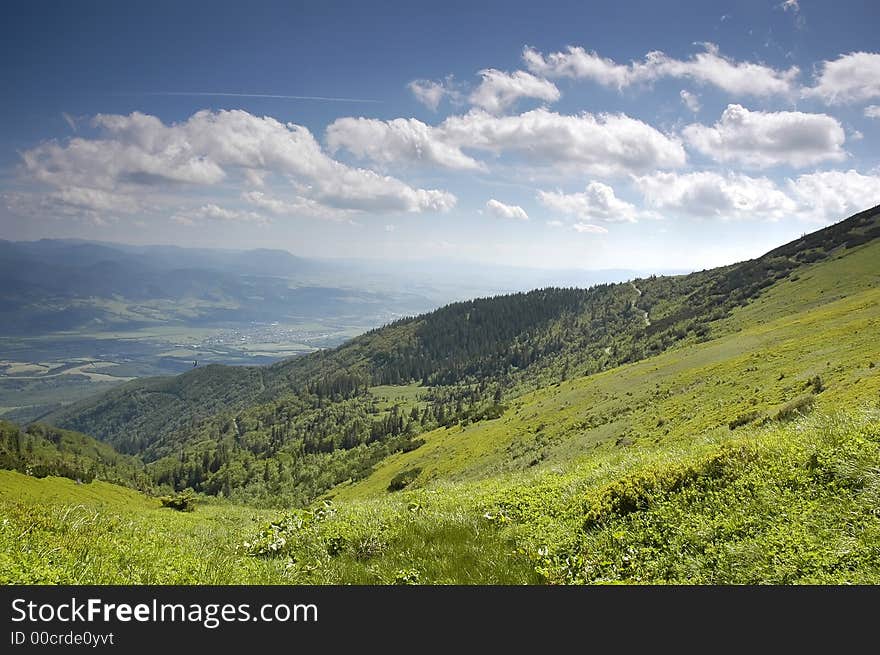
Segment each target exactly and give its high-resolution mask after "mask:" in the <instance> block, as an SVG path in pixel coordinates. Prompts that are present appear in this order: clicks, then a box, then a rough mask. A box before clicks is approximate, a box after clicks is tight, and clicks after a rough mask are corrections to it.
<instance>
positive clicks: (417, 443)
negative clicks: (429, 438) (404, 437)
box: [401, 439, 425, 453]
mask: <svg viewBox="0 0 880 655" xmlns="http://www.w3.org/2000/svg"><path fill="white" fill-rule="evenodd" d="M424 445H425V440H424V439H410V440H409V441H407V442H406V443H405V444H403V446H402V447H401V451H403V452H405V453H408V452H411V451H413V450H415V449H416V448H420V447H421V446H424Z"/></svg>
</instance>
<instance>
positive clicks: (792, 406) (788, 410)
mask: <svg viewBox="0 0 880 655" xmlns="http://www.w3.org/2000/svg"><path fill="white" fill-rule="evenodd" d="M814 402H815V401H814V400H813V397H812V396H801V397H800V398H795V399H794V400H789V401H788V402H787V403H785V404H784V405H783V406H782V407H780V408H779V411H778V412H776V414H775V415H774V417H773V418H774V419H775V420H777V421H790V420H792V419H794V418H797V417H798V416H803V415H804V414H807V413H809V412H810V411H811V410H812V409H813V404H814Z"/></svg>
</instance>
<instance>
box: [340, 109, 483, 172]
mask: <svg viewBox="0 0 880 655" xmlns="http://www.w3.org/2000/svg"><path fill="white" fill-rule="evenodd" d="M326 140H327V146H328V147H329V148H330V151H331V152H336V151H337V150H339V149H340V148H345V149H346V150H348V151H349V152H351V153H352V154H354V155H356V156H357V157H360V158H366V159H370V160H372V161H374V162H377V163H380V164H397V163H402V162H403V163H408V164H426V165H432V166H438V167H440V168H449V169H453V170H482V169H484V168H485V167H484V166H483V164H481V163H480V162H478V161H477V160H475V159H473V158H472V157H469V156H467V155H466V154H464V153H463V152H462V151H461V148H460V147H459V146H457V145H453V144H450V143H447V142H444V140H443V135H442V133H438V131H437V130H436V129H435V128H434V127H432V126H430V125H426V124H425V123H422V122H421V121H419V120H416V119H415V118H409V119H407V118H395V119H394V120H390V121H382V120H377V119H373V118H340V119H338V120H336V121H334V122H333V123H331V124H330V125H329V126H328V127H327V135H326Z"/></svg>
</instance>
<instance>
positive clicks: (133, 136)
mask: <svg viewBox="0 0 880 655" xmlns="http://www.w3.org/2000/svg"><path fill="white" fill-rule="evenodd" d="M93 125H94V127H96V128H97V129H98V130H99V131H100V136H99V137H98V138H92V139H86V138H82V137H77V138H73V139H70V140H69V141H67V142H66V143H63V144H61V143H58V142H56V141H50V142H46V143H43V144H41V145H39V146H37V147H35V148H33V149H31V150H27V151H25V152H24V153H22V159H23V161H24V168H25V171H26V172H27V173H28V174H30V176H31V177H32V178H33V179H34V180H36V181H38V182H42V183H45V184H47V185H49V186H52V187H55V188H57V189H63V188H65V187H81V188H90V189H96V190H102V191H108V192H114V193H119V194H128V195H131V196H133V197H138V196H139V195H140V196H144V197H147V196H149V197H152V196H154V195H155V194H157V193H159V192H161V191H166V192H172V191H175V190H177V189H179V188H180V187H181V185H187V186H191V187H199V186H210V185H216V184H218V183H220V182H230V181H232V182H235V181H236V180H240V179H241V177H243V176H244V175H243V173H244V172H245V171H248V170H250V169H253V170H256V171H258V175H259V174H262V173H263V172H265V171H270V172H272V173H276V174H279V175H283V176H284V177H286V178H287V179H288V180H290V182H291V185H292V186H293V188H294V189H295V190H296V191H297V192H298V194H299V195H302V196H304V197H306V198H309V199H310V200H314V201H316V202H319V203H321V204H324V205H328V206H331V207H336V208H340V209H352V210H360V211H377V212H388V211H408V212H423V211H442V210H447V209H450V208H451V207H453V206H454V205H455V202H456V199H455V196H453V195H452V194H451V193H448V192H446V191H441V190H436V189H416V188H413V187H410V186H409V185H407V184H406V183H404V182H402V181H400V180H398V179H396V178H393V177H388V176H385V175H380V174H379V173H376V172H375V171H371V170H368V169H364V168H353V167H350V166H347V165H345V164H343V163H341V162H339V161H336V160H334V159H332V158H331V157H329V156H328V155H327V154H326V153H324V151H323V150H322V149H321V146H320V145H319V144H318V142H317V141H316V140H315V138H314V137H313V136H312V134H311V132H309V130H308V129H306V128H305V127H302V126H300V125H295V124H293V123H287V124H284V123H281V122H279V121H277V120H275V119H274V118H271V117H262V118H260V117H257V116H253V115H251V114H249V113H247V112H245V111H242V110H233V111H218V112H211V111H207V110H205V111H200V112H198V113H196V114H193V115H192V116H191V117H190V118H189V119H188V120H186V121H184V122H182V123H175V124H171V125H165V124H163V123H162V122H161V121H160V120H159V119H158V118H156V117H155V116H148V115H145V114H141V113H138V112H135V113H133V114H130V115H128V116H121V115H98V116H96V117H95V119H94V120H93ZM248 176H249V178H248V179H250V180H251V181H252V180H253V176H252V175H251V174H248Z"/></svg>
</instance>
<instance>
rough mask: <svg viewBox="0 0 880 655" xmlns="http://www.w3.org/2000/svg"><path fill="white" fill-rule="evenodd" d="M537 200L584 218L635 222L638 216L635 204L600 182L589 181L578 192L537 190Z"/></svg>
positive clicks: (612, 221)
mask: <svg viewBox="0 0 880 655" xmlns="http://www.w3.org/2000/svg"><path fill="white" fill-rule="evenodd" d="M538 200H540V201H541V203H542V204H543V205H544V206H545V207H547V208H549V209H552V210H554V211H558V212H560V213H563V214H568V215H571V216H576V217H577V218H581V219H585V220H601V221H605V222H609V223H619V222H635V221H636V219H637V216H638V210H637V209H636V207H635V205H633V204H631V203H628V202H626V201H625V200H622V199H620V198H618V197H617V196H616V195H615V193H614V189H612V188H611V187H610V186H608V185H607V184H603V183H602V182H590V183H589V184H588V185H587V188H586V190H585V191H583V192H580V193H568V194H566V193H562V192H561V191H539V192H538Z"/></svg>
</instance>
